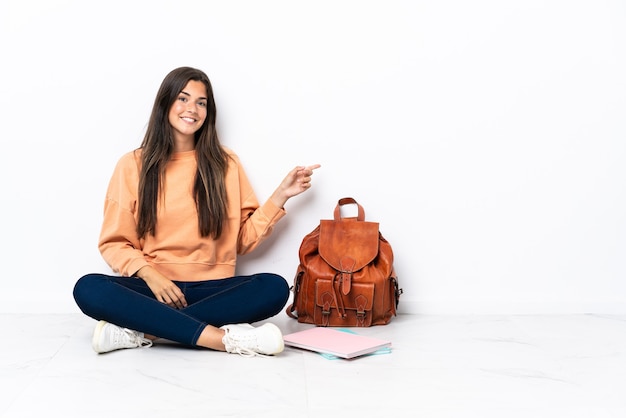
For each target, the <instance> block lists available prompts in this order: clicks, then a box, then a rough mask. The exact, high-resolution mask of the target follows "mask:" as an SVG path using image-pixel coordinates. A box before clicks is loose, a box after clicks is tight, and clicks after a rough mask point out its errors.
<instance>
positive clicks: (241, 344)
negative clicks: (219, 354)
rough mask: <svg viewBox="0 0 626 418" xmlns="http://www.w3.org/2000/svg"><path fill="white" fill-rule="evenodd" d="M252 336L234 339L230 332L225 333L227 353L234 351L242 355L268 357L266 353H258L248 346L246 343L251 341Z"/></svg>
mask: <svg viewBox="0 0 626 418" xmlns="http://www.w3.org/2000/svg"><path fill="white" fill-rule="evenodd" d="M252 340H253V339H252V338H244V339H236V338H233V337H232V336H231V335H230V332H227V333H226V344H225V345H226V348H227V350H228V352H229V353H236V354H239V355H240V356H243V357H254V356H259V357H270V356H268V355H267V354H262V353H259V352H257V351H255V350H253V349H251V348H249V347H247V346H246V345H247V344H246V343H247V342H248V341H252Z"/></svg>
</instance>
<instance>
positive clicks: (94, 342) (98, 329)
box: [91, 321, 107, 354]
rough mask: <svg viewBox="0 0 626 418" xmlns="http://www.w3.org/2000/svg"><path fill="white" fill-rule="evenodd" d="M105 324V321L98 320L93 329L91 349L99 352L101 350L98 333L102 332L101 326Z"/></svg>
mask: <svg viewBox="0 0 626 418" xmlns="http://www.w3.org/2000/svg"><path fill="white" fill-rule="evenodd" d="M106 324H107V321H100V322H98V325H96V329H95V330H94V331H93V337H92V338H91V347H92V348H93V351H95V352H96V353H98V354H100V353H103V351H101V350H100V334H102V328H104V326H105V325H106Z"/></svg>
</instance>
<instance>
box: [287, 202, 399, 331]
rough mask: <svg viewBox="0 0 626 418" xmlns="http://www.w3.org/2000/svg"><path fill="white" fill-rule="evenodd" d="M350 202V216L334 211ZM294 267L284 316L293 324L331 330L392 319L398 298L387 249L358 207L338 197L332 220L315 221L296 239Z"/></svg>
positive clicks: (391, 261) (385, 241)
mask: <svg viewBox="0 0 626 418" xmlns="http://www.w3.org/2000/svg"><path fill="white" fill-rule="evenodd" d="M346 204H356V205H357V207H358V215H357V217H356V218H353V217H352V218H348V217H346V218H342V217H341V211H340V208H341V206H343V205H346ZM299 258H300V264H299V266H298V269H297V271H296V276H295V278H294V283H293V286H292V287H291V291H292V292H293V303H292V304H291V305H289V306H288V307H287V311H286V312H287V315H289V316H290V317H292V318H296V319H297V320H298V322H303V323H309V324H315V325H317V326H331V327H369V326H371V325H385V324H388V323H389V321H391V318H392V317H394V316H395V315H396V309H397V307H398V302H399V300H400V295H401V294H402V289H400V288H399V287H398V280H397V277H396V274H395V271H394V268H393V251H392V249H391V245H390V244H389V243H388V242H387V240H385V238H383V236H382V234H381V233H380V232H379V230H378V223H376V222H366V221H365V212H364V210H363V207H362V206H361V205H360V204H358V203H357V202H356V200H354V199H353V198H351V197H345V198H343V199H340V200H339V202H338V204H337V206H336V208H335V212H334V219H333V220H321V221H320V224H319V226H317V227H316V228H315V229H314V230H313V231H312V232H311V233H309V234H308V235H306V236H305V237H304V239H303V240H302V244H301V245H300V250H299Z"/></svg>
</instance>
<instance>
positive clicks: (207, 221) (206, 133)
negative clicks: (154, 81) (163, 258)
mask: <svg viewBox="0 0 626 418" xmlns="http://www.w3.org/2000/svg"><path fill="white" fill-rule="evenodd" d="M190 80H193V81H200V82H202V83H203V84H204V85H205V87H206V92H207V116H206V120H205V121H204V124H203V125H202V127H201V128H200V129H199V130H198V131H197V132H196V133H195V149H196V160H197V164H198V170H197V172H196V176H195V180H194V187H193V194H194V199H195V201H196V208H197V211H198V228H199V232H200V235H201V236H203V237H206V236H209V235H210V236H212V237H213V238H215V239H217V238H219V237H220V235H221V233H222V229H223V226H224V222H225V219H226V210H227V198H226V197H227V196H226V186H225V180H224V179H225V177H226V170H227V168H228V158H229V157H228V154H227V153H226V152H225V150H224V149H223V148H222V146H221V144H220V141H219V139H218V137H217V131H216V129H215V119H216V116H217V110H216V107H215V99H214V97H213V88H212V87H211V82H210V81H209V78H208V77H207V75H206V74H205V73H204V72H202V71H201V70H198V69H195V68H190V67H180V68H177V69H175V70H173V71H171V72H170V73H169V74H168V75H167V76H166V77H165V79H164V80H163V82H162V83H161V87H160V88H159V91H158V93H157V95H156V98H155V100H154V105H153V107H152V114H151V115H150V121H149V123H148V128H147V130H146V135H145V136H144V139H143V141H142V143H141V150H142V151H141V163H142V164H141V173H140V175H139V198H138V199H139V219H138V222H137V234H138V235H139V237H141V238H143V237H145V236H146V235H147V234H150V235H153V236H154V235H155V232H156V228H157V225H156V223H157V201H158V198H159V195H160V194H161V193H162V192H163V190H162V189H163V184H164V181H163V178H164V176H165V166H166V165H167V163H168V161H169V160H170V158H171V155H172V152H173V149H174V135H173V133H172V126H171V125H170V123H169V120H168V113H169V110H170V107H171V106H172V104H173V103H174V101H175V100H176V99H177V97H178V95H179V93H180V92H181V91H182V90H183V88H184V87H185V86H186V85H187V83H188V82H189V81H190Z"/></svg>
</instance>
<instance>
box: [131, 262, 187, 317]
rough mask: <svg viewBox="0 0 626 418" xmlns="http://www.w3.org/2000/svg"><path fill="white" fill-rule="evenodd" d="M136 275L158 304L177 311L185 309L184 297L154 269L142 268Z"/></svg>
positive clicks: (150, 267) (176, 287)
mask: <svg viewBox="0 0 626 418" xmlns="http://www.w3.org/2000/svg"><path fill="white" fill-rule="evenodd" d="M136 275H137V276H138V277H140V278H141V279H143V280H144V281H145V282H146V284H147V285H148V287H149V288H150V290H152V293H154V296H155V297H156V299H157V300H158V301H159V302H161V303H165V304H166V305H168V306H171V307H172V308H177V309H182V308H186V307H187V301H186V300H185V295H183V292H182V291H181V290H180V288H179V287H178V286H176V285H175V284H174V282H172V281H171V280H170V279H168V278H167V277H165V276H164V275H162V274H161V273H159V272H158V271H157V270H156V269H155V268H154V267H152V266H144V267H142V268H140V269H139V271H137V273H136Z"/></svg>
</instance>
